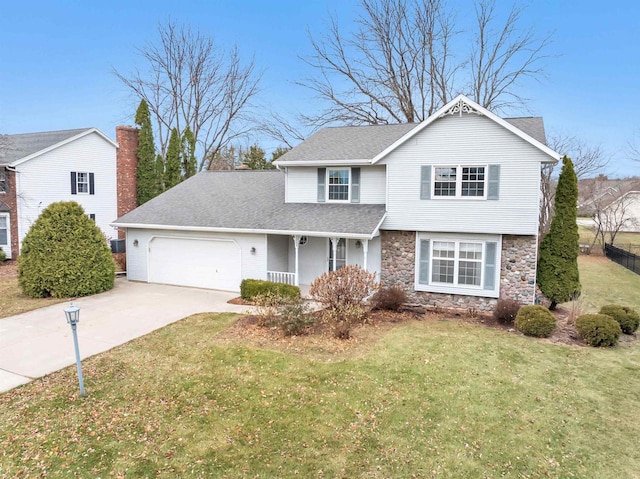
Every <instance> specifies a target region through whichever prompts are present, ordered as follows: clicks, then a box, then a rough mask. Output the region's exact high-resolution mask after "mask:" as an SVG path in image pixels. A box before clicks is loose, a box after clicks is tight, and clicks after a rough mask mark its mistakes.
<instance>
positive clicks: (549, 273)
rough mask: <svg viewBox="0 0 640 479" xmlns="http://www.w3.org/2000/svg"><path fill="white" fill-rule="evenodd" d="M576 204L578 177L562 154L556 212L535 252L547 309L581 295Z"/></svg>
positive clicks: (555, 205)
mask: <svg viewBox="0 0 640 479" xmlns="http://www.w3.org/2000/svg"><path fill="white" fill-rule="evenodd" d="M577 205H578V179H577V178H576V173H575V171H574V169H573V163H572V162H571V160H570V159H569V158H568V157H566V156H565V157H564V158H563V159H562V171H561V172H560V177H559V178H558V187H557V189H556V198H555V203H554V208H555V215H554V217H553V220H551V228H550V229H549V233H547V235H546V236H545V237H544V239H543V240H542V243H541V244H540V254H539V256H538V285H539V286H540V290H541V291H542V293H543V294H544V295H545V296H546V297H547V298H549V300H550V301H551V306H550V307H549V309H554V308H555V307H556V305H557V304H558V303H564V302H566V301H569V300H571V299H573V298H576V297H578V296H579V295H580V289H581V288H580V276H579V274H578V254H579V252H580V244H579V236H578V223H577V211H578V209H577Z"/></svg>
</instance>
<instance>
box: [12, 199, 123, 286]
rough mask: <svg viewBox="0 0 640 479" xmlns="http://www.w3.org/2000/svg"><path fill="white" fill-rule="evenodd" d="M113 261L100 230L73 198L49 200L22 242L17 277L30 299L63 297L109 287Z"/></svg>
mask: <svg viewBox="0 0 640 479" xmlns="http://www.w3.org/2000/svg"><path fill="white" fill-rule="evenodd" d="M114 277H115V263H114V261H113V258H112V256H111V250H110V249H109V246H107V241H106V239H105V237H104V234H103V233H102V231H101V230H100V228H98V227H97V226H96V224H95V222H94V221H93V220H92V219H91V218H89V217H88V216H87V215H86V214H85V212H84V210H83V209H82V206H80V205H79V204H78V203H76V202H74V201H67V202H65V201H61V202H58V203H53V204H51V205H49V206H48V207H47V208H45V209H44V211H43V212H42V213H41V214H40V216H39V217H38V219H37V220H36V222H35V223H34V224H33V226H32V227H31V229H30V230H29V232H28V233H27V235H26V236H25V238H24V241H23V242H22V251H21V253H20V258H19V259H18V281H19V284H20V287H21V288H22V291H23V292H24V293H25V294H26V295H27V296H31V297H34V298H43V297H47V296H54V297H56V298H67V297H72V296H86V295H89V294H95V293H100V292H102V291H106V290H109V289H111V288H113V282H114Z"/></svg>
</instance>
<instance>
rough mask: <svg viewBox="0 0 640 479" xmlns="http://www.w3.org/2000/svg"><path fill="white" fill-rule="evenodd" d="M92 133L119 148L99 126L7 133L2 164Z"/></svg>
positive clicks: (12, 163) (1, 151) (13, 163)
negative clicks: (15, 133)
mask: <svg viewBox="0 0 640 479" xmlns="http://www.w3.org/2000/svg"><path fill="white" fill-rule="evenodd" d="M92 133H96V134H98V135H99V136H100V137H101V138H103V139H104V140H105V141H107V142H109V143H110V144H111V145H113V146H114V147H115V148H117V146H118V145H117V144H116V143H115V142H114V141H112V140H111V139H110V138H109V137H108V136H106V135H105V134H104V133H102V132H101V131H100V130H98V129H97V128H79V129H75V130H58V131H44V132H39V133H22V134H18V135H5V136H4V137H3V142H4V143H5V144H3V145H2V148H1V149H0V165H8V166H17V165H19V164H21V163H24V162H25V161H29V160H31V159H33V158H36V157H38V156H40V155H42V154H44V153H46V152H48V151H51V150H54V149H56V148H59V147H61V146H63V145H65V144H67V143H70V142H72V141H75V140H77V139H79V138H82V137H84V136H87V135H90V134H92Z"/></svg>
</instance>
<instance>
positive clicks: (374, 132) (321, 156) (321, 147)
mask: <svg viewBox="0 0 640 479" xmlns="http://www.w3.org/2000/svg"><path fill="white" fill-rule="evenodd" d="M505 121H507V122H509V123H511V124H512V125H513V126H515V127H516V128H518V129H519V130H521V131H523V132H524V133H526V134H527V135H529V136H531V137H532V138H534V139H536V140H538V141H539V142H540V143H542V144H543V145H546V138H545V133H544V124H543V122H542V118H540V117H523V118H505ZM418 125H419V123H405V124H401V125H368V126H337V127H328V128H323V129H322V130H320V131H317V132H316V133H314V134H313V135H311V136H310V137H309V138H308V139H306V140H305V141H304V142H302V143H301V144H299V145H298V146H296V147H295V148H293V149H292V150H290V151H288V152H287V153H285V154H284V155H282V156H281V157H280V158H278V162H282V163H285V164H286V163H287V162H289V161H318V162H322V161H333V160H371V159H373V158H374V157H375V156H376V155H377V154H378V153H380V152H382V151H383V150H384V149H385V148H387V147H388V146H391V145H392V144H393V143H394V142H396V141H397V140H399V139H400V138H402V137H403V136H404V135H406V134H407V133H409V132H410V131H411V130H413V129H414V128H416V127H417V126H418Z"/></svg>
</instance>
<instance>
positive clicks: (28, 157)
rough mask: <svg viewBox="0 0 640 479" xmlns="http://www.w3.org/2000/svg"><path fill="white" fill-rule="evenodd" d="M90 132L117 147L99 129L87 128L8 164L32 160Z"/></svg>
mask: <svg viewBox="0 0 640 479" xmlns="http://www.w3.org/2000/svg"><path fill="white" fill-rule="evenodd" d="M91 133H97V134H98V136H100V137H101V138H102V139H103V140H105V141H107V142H108V143H110V144H111V145H112V146H113V147H114V148H118V144H117V143H116V142H115V141H113V140H112V139H111V138H109V137H108V136H107V135H105V134H104V133H102V132H101V131H100V130H98V129H97V128H89V129H88V130H85V131H83V132H82V133H79V134H77V135H75V136H72V137H70V138H67V139H66V140H63V141H60V142H58V143H55V144H53V145H51V146H49V147H47V148H44V149H43V150H39V151H36V152H35V153H32V154H30V155H29V156H25V157H24V158H20V159H19V160H16V161H14V162H13V163H9V165H8V166H11V167H16V166H18V165H20V164H22V163H24V162H25V161H29V160H32V159H34V158H37V157H38V156H40V155H43V154H45V153H48V152H50V151H52V150H55V149H56V148H60V147H61V146H64V145H66V144H68V143H71V142H72V141H76V140H78V139H80V138H83V137H85V136H87V135H90V134H91Z"/></svg>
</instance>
